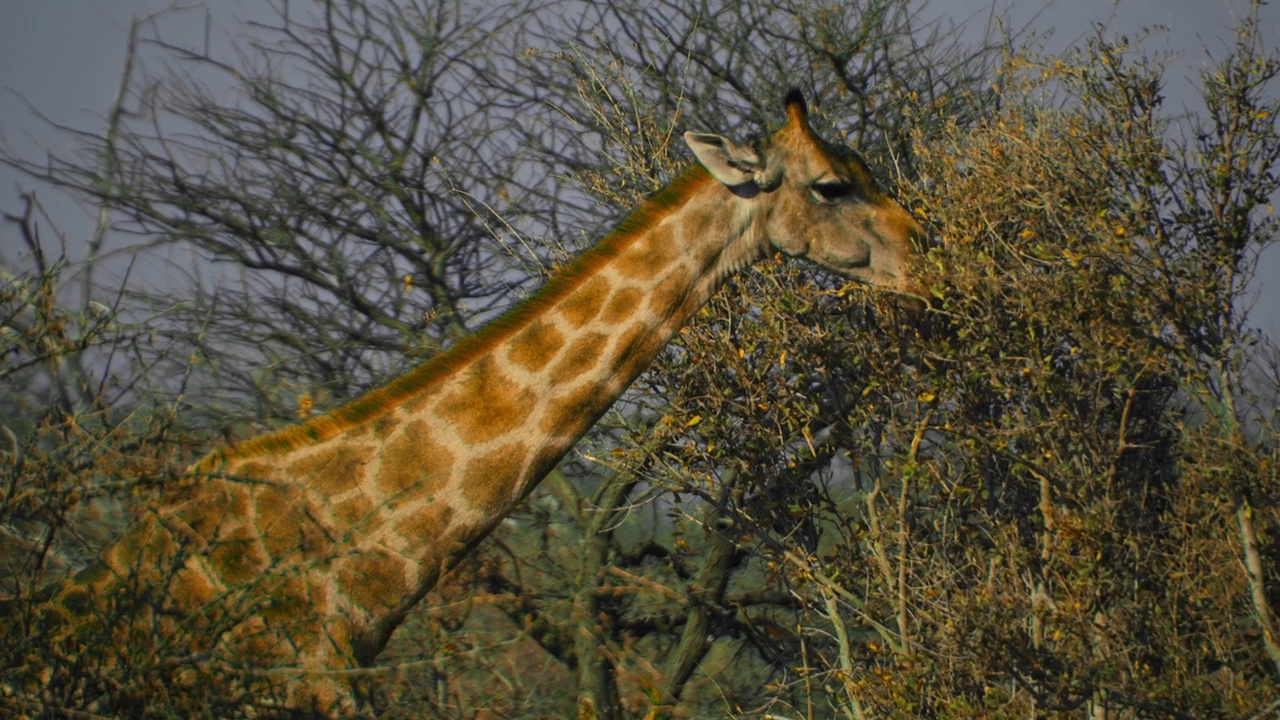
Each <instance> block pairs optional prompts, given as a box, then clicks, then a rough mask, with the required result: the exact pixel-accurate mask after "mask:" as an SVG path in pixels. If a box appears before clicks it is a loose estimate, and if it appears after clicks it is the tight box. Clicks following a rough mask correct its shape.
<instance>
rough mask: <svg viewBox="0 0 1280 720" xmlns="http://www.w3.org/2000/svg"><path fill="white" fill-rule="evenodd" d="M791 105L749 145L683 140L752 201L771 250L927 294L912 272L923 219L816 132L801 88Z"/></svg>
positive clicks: (710, 138)
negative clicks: (778, 125)
mask: <svg viewBox="0 0 1280 720" xmlns="http://www.w3.org/2000/svg"><path fill="white" fill-rule="evenodd" d="M786 109H787V124H786V125H784V126H783V127H782V129H780V130H778V131H777V132H775V133H773V134H772V135H770V136H769V137H767V138H763V139H761V140H757V141H756V142H754V143H752V144H751V145H749V146H744V145H738V144H737V143H735V142H733V141H732V140H730V139H728V138H725V137H723V136H720V135H714V134H711V133H692V132H690V133H685V135H684V138H685V142H687V143H688V144H689V147H690V148H691V149H692V150H693V153H694V155H695V156H696V157H697V158H698V162H700V163H702V165H703V167H705V168H706V169H707V171H708V172H709V173H710V174H711V176H712V177H714V178H715V179H716V180H718V181H719V182H720V183H722V184H724V185H725V186H727V187H728V188H729V189H730V191H732V192H733V193H734V194H735V195H737V196H738V197H741V198H745V199H748V200H749V201H750V202H751V203H752V204H753V218H752V221H751V222H752V224H753V230H755V231H756V232H758V233H762V235H763V239H764V240H765V241H767V242H768V243H769V245H770V246H772V247H773V248H776V249H777V250H780V251H782V252H784V253H786V254H788V255H792V256H803V257H807V258H809V259H810V260H813V261H814V262H817V263H818V264H819V265H822V266H824V267H826V268H829V269H831V270H834V271H835V272H837V273H839V274H841V275H843V276H845V277H848V278H851V279H854V280H860V281H862V282H865V283H867V284H870V285H873V286H876V287H881V288H886V289H889V290H892V291H895V292H899V293H905V294H907V295H914V296H916V297H917V298H920V299H923V293H922V292H921V289H920V288H919V286H918V285H917V284H916V283H915V281H914V280H913V279H912V278H910V277H909V276H908V272H909V258H910V256H911V255H912V253H913V252H914V251H915V242H916V241H917V239H918V238H919V237H921V236H922V235H923V231H922V229H921V228H920V225H919V223H917V222H916V221H915V220H914V219H913V218H912V217H911V214H910V213H908V212H907V211H906V210H904V209H903V208H902V206H901V205H899V204H898V203H896V202H894V200H893V199H892V198H890V197H888V196H887V195H885V194H884V193H883V192H882V191H881V190H880V188H879V187H877V186H876V183H875V180H873V179H872V177H871V173H870V171H869V170H868V169H867V166H866V164H865V163H863V161H862V158H860V157H858V155H857V154H856V153H855V152H853V150H851V149H848V148H836V147H833V146H831V145H829V144H827V143H826V142H824V141H823V140H822V139H821V138H819V137H818V136H817V135H816V134H814V132H813V130H812V129H811V128H810V127H809V119H808V109H807V106H806V105H805V101H804V97H803V96H802V95H801V94H800V92H799V91H798V90H792V91H791V92H790V93H788V94H787V99H786ZM762 249H764V248H762Z"/></svg>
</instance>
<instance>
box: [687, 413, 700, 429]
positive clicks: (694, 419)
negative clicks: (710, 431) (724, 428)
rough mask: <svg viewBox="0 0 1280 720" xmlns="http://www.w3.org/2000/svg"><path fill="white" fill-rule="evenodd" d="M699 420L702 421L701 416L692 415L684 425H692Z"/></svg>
mask: <svg viewBox="0 0 1280 720" xmlns="http://www.w3.org/2000/svg"><path fill="white" fill-rule="evenodd" d="M700 422H702V416H701V415H694V416H693V417H691V418H689V422H687V423H685V424H684V425H685V427H693V426H694V425H697V424H698V423H700Z"/></svg>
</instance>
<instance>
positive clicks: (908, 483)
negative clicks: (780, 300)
mask: <svg viewBox="0 0 1280 720" xmlns="http://www.w3.org/2000/svg"><path fill="white" fill-rule="evenodd" d="M1161 72H1162V69H1161V68H1160V66H1159V65H1158V64H1157V63H1154V62H1152V61H1150V60H1149V59H1148V58H1147V57H1146V56H1145V55H1144V54H1143V53H1142V52H1141V51H1140V50H1139V48H1138V45H1137V41H1135V42H1134V43H1130V42H1129V41H1127V40H1124V39H1120V40H1106V39H1103V38H1102V37H1101V36H1100V37H1099V38H1098V39H1095V40H1093V41H1091V42H1090V43H1088V44H1087V45H1086V46H1084V47H1081V48H1078V49H1076V50H1073V51H1072V52H1070V53H1068V54H1067V55H1066V56H1065V57H1049V58H1044V57H1038V56H1036V55H1034V54H1016V55H1014V56H1012V57H1011V58H1010V59H1009V61H1008V64H1007V65H1006V66H1005V67H1002V68H1001V69H1000V72H999V74H998V77H1001V78H1003V79H1004V80H1005V82H1004V83H1003V85H1002V87H1001V91H1002V93H1003V95H1004V102H1003V103H1002V105H1001V106H1000V108H999V109H998V112H992V113H991V114H990V115H988V116H985V117H981V118H980V119H979V121H977V122H974V123H972V124H969V125H962V124H960V123H956V124H953V125H951V126H950V127H949V128H948V129H947V130H946V131H945V132H943V133H941V134H939V135H935V136H933V137H931V138H930V139H929V141H928V142H919V143H917V144H916V145H915V151H916V157H917V160H918V163H919V164H918V168H919V169H920V176H919V180H918V182H917V184H916V185H915V190H914V192H913V193H912V197H914V198H916V202H917V203H919V207H920V208H921V210H922V212H923V214H924V215H925V216H926V217H927V218H929V219H930V220H931V221H932V222H933V224H934V227H935V229H936V230H937V232H938V233H939V235H940V236H941V239H942V243H941V246H940V247H937V248H934V249H933V250H932V251H931V252H930V254H929V257H928V260H927V262H926V265H925V267H926V275H925V282H926V283H927V284H928V285H929V286H930V288H931V289H932V291H933V293H934V296H935V297H934V300H935V304H936V312H935V313H933V318H932V320H931V322H930V323H929V324H928V325H927V326H926V327H925V328H924V332H923V333H922V334H921V335H920V336H919V337H918V338H917V337H912V336H911V335H910V334H906V335H894V334H892V333H887V332H886V333H883V334H874V333H871V334H858V335H851V334H844V333H840V334H839V335H838V337H841V338H852V340H847V341H846V342H847V345H846V346H845V347H844V348H842V349H840V350H839V351H838V352H839V353H840V355H841V356H842V359H840V360H837V361H836V362H834V363H831V364H825V363H821V362H818V363H817V365H816V366H817V367H822V368H836V369H837V372H842V374H843V377H844V380H843V381H842V382H841V383H838V384H837V383H833V384H832V386H833V387H839V386H840V385H844V386H845V387H847V388H848V391H847V394H846V395H845V397H851V398H854V399H855V401H854V402H851V403H848V404H846V405H843V406H842V407H841V414H840V415H837V416H836V418H835V419H834V420H831V419H827V418H824V417H823V416H822V413H821V411H820V410H818V409H816V408H815V409H814V410H813V411H812V412H811V414H810V417H812V418H813V419H812V420H811V421H810V423H811V424H810V425H809V429H810V430H809V432H808V433H806V434H805V437H806V438H807V437H810V436H812V437H814V438H815V439H816V438H819V437H821V438H822V439H823V442H821V443H819V442H817V441H815V442H814V443H813V444H812V445H803V446H799V447H798V448H797V452H798V454H799V455H800V456H801V457H802V458H813V459H815V460H816V461H817V465H818V467H820V468H822V469H823V472H822V473H819V474H818V475H817V478H816V479H818V480H819V482H817V483H816V484H815V483H814V480H815V476H814V475H813V473H810V472H808V468H804V472H801V473H798V474H797V473H782V472H778V473H776V474H774V475H773V477H772V482H773V483H774V484H776V485H777V486H779V487H782V488H785V492H786V493H788V495H787V496H786V502H787V505H786V508H785V510H786V511H787V512H792V511H793V507H794V506H796V505H801V506H802V509H801V513H800V516H801V517H802V518H803V521H802V522H800V523H799V524H797V525H796V529H797V532H794V533H793V534H792V535H790V536H789V537H790V538H792V539H794V541H792V542H785V541H784V542H783V543H782V546H781V547H778V548H777V549H776V550H775V551H774V554H773V558H774V559H773V562H774V563H775V564H776V565H777V566H778V567H779V570H780V571H785V572H787V573H788V575H789V576H790V578H791V581H792V585H791V587H792V588H793V591H794V593H795V595H796V597H797V598H798V599H799V600H801V601H802V602H803V603H804V604H805V608H806V614H805V617H806V618H807V619H806V621H805V622H802V623H800V625H801V626H802V630H801V637H800V638H797V643H796V650H797V652H798V653H801V652H802V656H803V657H804V662H793V663H792V670H793V672H791V673H789V674H786V675H784V676H782V677H780V678H779V680H780V681H781V682H782V683H783V684H790V685H791V686H792V687H794V688H797V689H803V690H804V691H805V692H806V693H809V694H801V693H793V694H792V695H791V696H790V697H787V696H785V695H782V694H779V695H778V696H777V698H776V701H777V702H778V703H781V702H783V701H789V702H791V704H792V707H797V706H798V709H797V710H796V712H798V713H805V712H810V711H815V710H814V708H815V705H819V704H820V706H821V707H822V709H821V710H816V712H819V713H824V714H825V713H831V714H840V715H843V716H846V717H872V716H889V717H953V716H964V717H1008V716H1011V715H1017V716H1029V715H1057V714H1061V715H1071V716H1077V717H1078V716H1082V715H1084V716H1089V717H1094V718H1104V717H1105V718H1119V717H1125V718H1127V717H1263V716H1267V715H1268V714H1270V713H1272V712H1274V710H1275V708H1276V707H1277V702H1278V701H1277V697H1280V693H1278V689H1277V685H1278V683H1280V674H1278V670H1280V666H1277V664H1276V658H1277V657H1280V655H1277V653H1276V647H1275V643H1274V637H1275V635H1274V624H1275V620H1274V607H1275V604H1276V602H1277V601H1278V600H1280V594H1277V590H1276V584H1275V582H1276V579H1277V578H1276V574H1277V569H1276V565H1275V562H1274V558H1275V557H1276V555H1275V547H1274V540H1273V534H1274V531H1275V528H1276V522H1277V517H1276V515H1275V507H1276V506H1275V497H1274V493H1275V489H1276V487H1277V484H1276V481H1277V475H1276V470H1275V467H1276V466H1275V460H1276V451H1277V447H1280V443H1277V435H1276V427H1275V425H1274V424H1271V423H1268V422H1267V420H1266V418H1267V415H1266V413H1265V412H1262V413H1258V412H1256V407H1255V406H1254V405H1253V404H1254V403H1255V402H1257V400H1258V398H1259V395H1258V394H1256V393H1255V392H1254V391H1253V389H1252V388H1250V387H1249V386H1247V385H1246V383H1245V382H1244V379H1245V377H1246V372H1245V370H1246V367H1247V364H1248V362H1249V358H1250V352H1251V351H1250V348H1253V347H1255V346H1257V345H1258V344H1259V340H1260V336H1259V333H1258V331H1257V330H1255V329H1253V328H1251V327H1250V326H1249V324H1248V323H1247V317H1248V315H1247V310H1248V306H1247V302H1246V300H1247V298H1248V289H1247V285H1246V281H1247V279H1248V278H1249V277H1250V276H1251V275H1252V274H1253V272H1254V271H1255V269H1256V267H1257V258H1258V256H1259V254H1260V252H1261V251H1262V250H1263V249H1264V248H1266V247H1268V246H1270V245H1272V244H1273V243H1274V241H1275V238H1276V221H1275V219H1274V215H1273V214H1272V212H1271V207H1270V203H1271V198H1272V197H1274V195H1275V193H1276V190H1277V182H1278V180H1277V178H1278V177H1280V174H1278V173H1277V171H1276V170H1277V161H1278V160H1280V132H1278V131H1277V126H1276V114H1277V112H1278V111H1280V104H1278V101H1277V96H1276V93H1275V84H1274V80H1275V77H1276V75H1277V73H1278V72H1280V59H1278V58H1277V56H1276V55H1275V54H1274V51H1272V53H1270V54H1269V53H1268V52H1267V51H1266V50H1265V48H1264V47H1263V45H1262V43H1261V40H1260V36H1259V31H1258V27H1257V24H1256V18H1254V19H1252V20H1247V21H1246V22H1244V23H1243V24H1242V25H1241V27H1240V28H1239V30H1238V40H1237V43H1236V45H1235V46H1234V48H1233V49H1232V51H1231V52H1230V53H1228V54H1227V55H1226V56H1225V57H1223V58H1221V59H1219V60H1218V61H1217V64H1216V66H1215V67H1213V68H1212V69H1211V70H1210V71H1208V72H1207V73H1205V74H1204V76H1203V77H1202V88H1203V99H1204V102H1205V107H1206V109H1205V112H1204V113H1203V114H1201V115H1194V116H1191V117H1183V118H1176V119H1171V118H1170V116H1169V115H1167V114H1166V113H1165V111H1164V109H1163V108H1162V107H1161V92H1162V87H1161V86H1162V77H1161ZM825 325H826V326H827V327H830V326H831V323H830V322H828V323H825ZM889 327H892V326H891V325H890V326H889ZM720 344H721V343H716V342H710V343H708V346H707V347H708V348H710V349H714V348H716V347H719V345H720ZM793 348H794V346H792V345H790V344H788V345H783V346H772V347H770V348H769V349H768V350H766V351H765V356H766V357H768V356H770V355H771V356H773V357H775V358H777V357H779V356H780V355H781V353H782V352H783V351H788V350H792V351H793ZM828 351H829V350H828ZM721 357H724V356H723V354H722V355H721ZM821 357H822V356H808V358H807V359H806V360H803V361H802V360H799V359H798V358H797V357H796V355H795V354H794V351H793V352H792V354H791V355H790V356H789V357H788V360H787V362H797V363H799V364H801V365H802V366H803V367H814V366H815V361H817V360H819V358H821ZM724 362H725V363H731V362H733V358H732V357H731V356H730V357H728V358H727V359H726V360H724ZM779 367H782V365H781V363H779ZM850 368H853V369H856V371H853V372H849V369H850ZM782 377H787V378H788V380H789V386H790V387H793V388H795V390H796V391H797V396H796V400H795V402H796V403H797V404H798V403H801V402H803V401H804V398H811V397H812V395H811V393H809V392H807V391H805V390H802V388H805V386H806V384H807V383H808V382H810V380H809V379H808V378H806V377H804V376H803V375H800V374H799V373H796V374H794V375H791V376H789V377H788V376H787V375H783V376H782ZM791 377H794V378H795V379H794V380H790V378H791ZM778 382H779V383H781V382H782V381H781V380H779V381H778ZM1260 389H1261V388H1260ZM1270 392H1272V393H1274V386H1273V387H1272V389H1271V391H1270ZM771 395H772V396H773V397H775V398H777V397H786V395H785V393H784V392H782V391H781V390H779V389H776V388H775V389H772V392H771ZM766 402H767V401H766ZM707 411H708V408H707V407H706V406H705V403H704V404H702V405H700V406H695V408H694V409H693V412H697V413H699V414H701V415H703V416H706V415H707ZM1272 417H1273V416H1272ZM1251 418H1253V419H1252V420H1251ZM699 427H701V425H700V426H699ZM827 428H834V430H833V431H832V432H831V433H827V432H826V429H827ZM842 453H843V454H847V455H848V460H847V461H844V462H841V463H839V464H838V465H837V464H833V463H832V462H831V460H830V459H831V458H833V457H838V456H839V455H840V454H842ZM753 486H754V487H757V488H758V487H759V483H753ZM806 504H807V505H806ZM740 512H741V513H742V514H743V515H745V516H747V517H748V518H749V519H750V521H752V522H754V523H755V524H756V525H757V526H761V525H765V524H766V523H767V522H769V520H770V519H771V518H775V517H777V516H778V515H777V513H778V508H775V507H773V506H770V505H765V506H763V507H761V506H755V505H751V504H747V505H743V506H742V508H741V510H740ZM815 526H817V528H818V530H820V532H821V534H820V535H819V536H818V538H817V541H816V542H812V541H810V542H804V540H805V534H806V532H812V531H811V530H809V529H810V528H814V527H815ZM776 527H777V526H776V525H775V528H776ZM774 532H775V533H776V532H777V530H776V529H775V530H774ZM815 698H817V699H816V700H815ZM797 700H798V701H799V702H797ZM783 712H785V711H783Z"/></svg>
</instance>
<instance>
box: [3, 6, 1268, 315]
mask: <svg viewBox="0 0 1280 720" xmlns="http://www.w3.org/2000/svg"><path fill="white" fill-rule="evenodd" d="M3 5H4V13H3V17H4V22H3V23H0V134H3V136H4V139H5V141H6V142H7V143H8V144H9V146H10V147H11V148H12V149H14V150H16V151H18V152H19V153H20V154H22V155H24V156H27V157H33V158H34V157H39V156H40V154H41V152H42V148H52V149H55V150H66V147H65V145H64V144H63V142H62V140H61V139H60V138H59V137H58V136H57V134H56V133H53V132H50V130H49V129H48V127H47V126H45V125H44V124H43V123H42V122H41V121H40V120H39V119H37V118H36V117H35V116H34V115H33V114H32V113H31V112H30V111H29V110H28V109H27V107H26V106H25V104H24V102H23V101H22V99H20V98H25V100H26V101H27V102H29V103H30V105H31V106H33V107H35V108H36V109H38V110H39V111H41V112H43V113H44V114H45V115H46V116H48V117H49V118H51V119H53V120H55V121H57V122H60V123H64V124H67V125H70V126H73V127H77V128H83V129H87V130H93V131H97V130H100V129H101V127H102V121H101V118H102V117H103V115H104V114H105V111H106V109H107V107H108V105H109V103H110V102H111V98H112V97H113V95H114V92H115V88H116V83H117V81H118V79H119V76H120V72H121V69H122V66H123V63H124V55H125V41H126V38H127V35H128V31H129V25H130V21H131V19H132V18H133V17H142V16H145V15H147V14H149V13H153V12H157V11H159V10H161V9H164V8H166V7H170V6H171V5H172V0H44V1H43V2H21V1H18V0H4V2H3ZM263 5H264V3H261V2H251V1H245V0H219V1H218V2H210V3H203V2H200V0H186V2H185V3H184V6H185V7H186V8H188V9H186V10H185V11H181V12H174V13H171V14H168V15H166V16H164V17H163V19H162V20H161V22H162V26H163V28H164V37H165V38H166V39H168V40H171V41H173V40H179V39H184V38H185V39H189V40H188V41H189V42H192V43H195V44H197V45H199V44H202V43H203V38H204V34H203V28H204V22H205V17H206V12H207V13H208V15H209V17H210V19H211V21H212V23H213V25H214V27H215V33H214V35H215V36H216V35H217V34H218V33H219V32H221V33H223V34H241V33H243V32H244V31H245V30H244V29H243V27H242V26H240V25H239V24H238V22H237V20H238V19H239V18H244V17H247V16H249V15H250V13H251V12H252V11H253V10H255V9H256V10H258V11H259V12H260V11H261V10H262V9H263ZM1277 5H1278V4H1273V5H1272V6H1270V7H1267V8H1264V9H1263V37H1264V38H1269V39H1272V40H1273V41H1277V42H1280V6H1277ZM995 7H996V8H997V10H998V11H1000V12H1003V11H1005V10H1007V11H1008V14H1009V16H1010V19H1011V21H1012V25H1013V26H1014V27H1015V28H1017V27H1021V26H1022V25H1024V24H1026V23H1028V22H1030V23H1031V24H1032V27H1034V28H1037V29H1041V30H1052V31H1053V33H1054V35H1053V39H1052V41H1051V47H1055V48H1058V47H1062V46H1065V45H1068V44H1070V43H1071V42H1073V41H1076V40H1078V39H1080V38H1082V37H1085V36H1087V35H1088V34H1089V33H1090V32H1091V26H1092V23H1095V22H1103V23H1106V24H1107V25H1108V26H1109V27H1110V28H1111V31H1112V32H1115V33H1127V34H1132V33H1133V32H1134V31H1136V30H1137V29H1138V28H1141V27H1143V26H1150V25H1155V24H1163V25H1167V26H1168V27H1169V32H1168V33H1167V34H1164V35H1160V36H1157V37H1154V38H1152V39H1151V40H1150V41H1149V42H1148V44H1147V47H1148V48H1150V49H1153V50H1168V51H1174V52H1177V53H1179V56H1178V57H1180V58H1181V59H1182V60H1181V63H1178V64H1175V65H1173V66H1172V67H1171V69H1170V72H1169V75H1168V80H1169V83H1170V85H1169V88H1168V93H1167V94H1168V99H1169V105H1168V107H1169V108H1170V109H1178V108H1181V107H1183V106H1184V105H1191V104H1194V97H1195V93H1194V90H1193V86H1192V85H1191V83H1190V81H1191V80H1192V79H1193V78H1194V71H1195V69H1196V68H1199V67H1203V66H1204V65H1205V64H1206V62H1207V61H1206V59H1205V55H1204V52H1203V50H1202V48H1208V49H1209V50H1210V51H1211V52H1213V53H1214V54H1215V56H1221V54H1222V53H1223V52H1224V51H1225V50H1226V49H1227V48H1228V47H1229V46H1230V42H1231V28H1232V26H1233V25H1234V24H1235V22H1236V21H1237V20H1238V19H1239V18H1241V17H1243V16H1244V15H1245V14H1246V12H1247V10H1248V3H1247V2H1245V0H1126V1H1125V2H1121V3H1120V4H1119V5H1115V4H1113V3H1112V2H1111V0H1058V1H1057V2H1055V3H1052V4H1050V5H1048V6H1046V5H1045V3H1044V2H1041V1H1040V0H1022V1H1020V2H1011V1H1010V0H997V1H996V3H995ZM991 8H992V3H991V0H935V1H934V2H932V3H931V4H930V5H929V6H928V8H927V12H928V14H929V15H932V16H937V17H940V18H949V19H952V20H954V21H955V22H957V23H959V22H965V21H967V22H969V23H970V24H971V25H972V26H973V28H974V29H975V30H979V29H981V27H982V26H983V25H985V24H986V21H987V18H988V16H989V15H990V14H991ZM18 187H22V188H23V189H28V190H29V189H32V184H31V182H30V181H28V180H26V179H25V178H22V177H20V176H17V175H15V174H14V173H13V172H11V171H10V170H8V169H7V168H2V167H0V209H2V210H4V211H14V210H16V209H17V208H18V207H19V203H18V198H17V192H16V189H17V188H18ZM35 189H37V190H38V191H39V190H40V189H39V188H35ZM41 196H42V198H46V199H49V200H51V201H52V199H53V194H52V193H50V192H47V191H42V192H41ZM56 208H57V219H58V221H59V223H60V224H61V226H62V229H63V230H64V231H66V232H67V233H68V235H69V238H68V240H69V242H74V241H75V239H76V238H77V237H82V236H83V230H82V229H81V228H87V227H88V215H87V213H86V212H77V213H76V214H74V215H71V214H69V213H70V212H71V211H72V207H71V206H68V205H64V204H61V203H59V204H57V205H56ZM81 223H83V225H81ZM78 232H79V233H80V235H77V233H78ZM14 242H16V237H15V236H14V234H13V232H12V231H11V230H10V229H8V228H0V246H3V247H8V246H9V245H10V244H12V243H14ZM1259 277H1260V279H1261V280H1263V282H1261V283H1260V285H1261V287H1260V290H1259V292H1260V295H1259V298H1258V302H1257V306H1256V311H1255V315H1254V323H1255V324H1258V325H1261V326H1262V327H1263V329H1265V330H1267V331H1269V332H1270V333H1271V334H1272V336H1273V337H1275V336H1278V335H1280V281H1270V280H1268V278H1276V277H1280V248H1273V251H1272V252H1271V253H1269V256H1268V257H1266V258H1264V267H1263V268H1262V271H1261V272H1260V276H1259Z"/></svg>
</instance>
